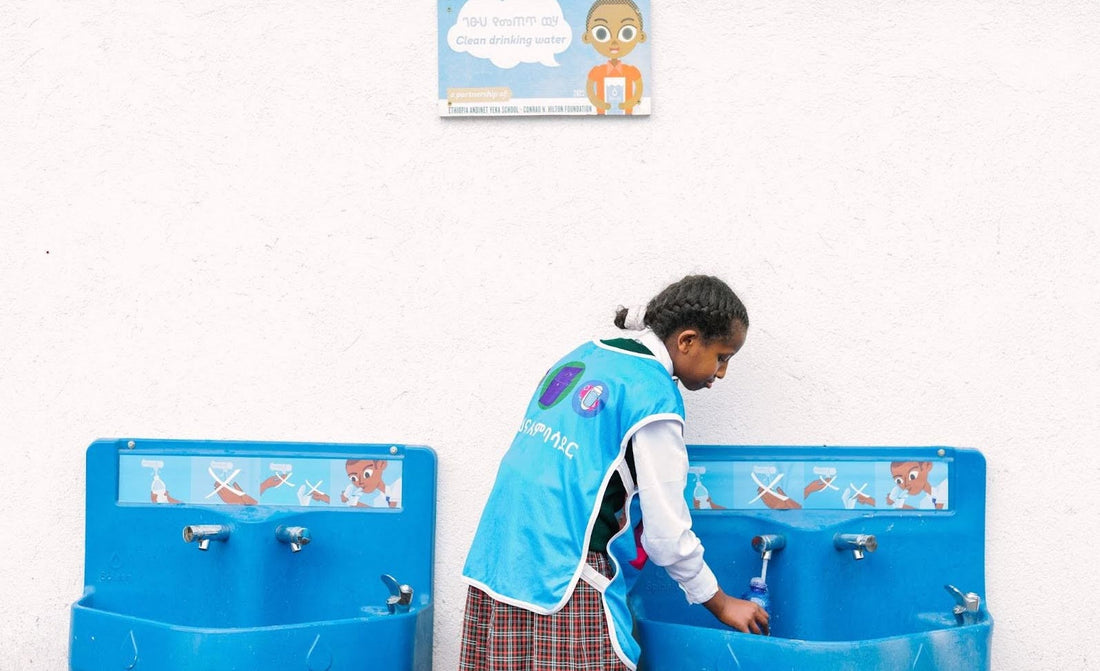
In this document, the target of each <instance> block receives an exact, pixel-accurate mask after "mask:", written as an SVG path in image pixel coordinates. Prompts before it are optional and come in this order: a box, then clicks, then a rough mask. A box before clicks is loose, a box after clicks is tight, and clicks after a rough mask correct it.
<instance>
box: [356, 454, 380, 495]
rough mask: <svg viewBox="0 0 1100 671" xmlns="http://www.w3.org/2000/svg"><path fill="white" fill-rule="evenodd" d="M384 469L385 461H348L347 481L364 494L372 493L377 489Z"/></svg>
mask: <svg viewBox="0 0 1100 671" xmlns="http://www.w3.org/2000/svg"><path fill="white" fill-rule="evenodd" d="M385 468H386V462H385V461H373V460H371V459H364V460H361V461H349V462H348V463H347V472H348V479H349V480H351V483H352V484H353V485H355V486H356V487H358V488H359V489H362V490H363V491H364V492H368V493H369V492H373V491H374V490H376V489H378V485H379V484H380V483H381V482H382V471H383V470H385Z"/></svg>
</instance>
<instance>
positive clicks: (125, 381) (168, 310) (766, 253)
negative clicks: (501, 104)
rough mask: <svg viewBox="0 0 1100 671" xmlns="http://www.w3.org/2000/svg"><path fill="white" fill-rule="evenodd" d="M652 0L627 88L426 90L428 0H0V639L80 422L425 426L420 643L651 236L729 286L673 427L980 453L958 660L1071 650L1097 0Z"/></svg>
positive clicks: (1088, 314)
mask: <svg viewBox="0 0 1100 671" xmlns="http://www.w3.org/2000/svg"><path fill="white" fill-rule="evenodd" d="M653 4H654V9H653V12H652V13H653V16H652V17H651V19H650V20H649V24H650V25H649V26H647V28H648V30H649V33H650V37H651V39H652V40H653V42H652V44H653V73H652V86H649V85H648V84H647V87H648V88H649V90H650V91H651V92H652V93H653V96H654V103H653V109H654V114H653V115H652V116H651V117H649V118H636V119H625V120H621V119H620V120H614V119H600V120H596V119H576V118H570V119H556V118H546V119H473V120H459V119H440V118H438V117H437V114H436V107H435V100H434V97H435V90H436V46H435V45H436V34H435V11H436V8H435V3H432V2H428V1H427V0H416V1H414V2H401V3H396V2H390V3H385V2H377V3H374V2H347V1H342V0H336V1H333V2H324V3H291V2H282V1H276V2H254V1H252V2H249V1H230V2H221V1H219V2H212V1H210V0H196V1H195V2H187V3H179V2H163V1H160V0H153V1H152V2H145V3H119V2H112V1H109V0H86V1H85V2H79V3H74V2H60V1H52V2H27V1H21V0H16V1H14V2H11V1H9V2H5V3H2V4H0V446H2V447H0V455H2V460H3V461H2V464H3V465H2V467H0V539H3V541H2V542H3V549H2V552H0V588H2V590H3V598H2V599H0V623H2V624H3V629H4V631H5V635H4V636H2V637H0V669H2V670H4V671H7V670H12V671H14V670H16V669H18V670H20V671H28V670H31V671H56V670H57V669H62V668H65V666H66V659H67V645H68V636H67V629H68V618H69V612H68V607H69V604H70V603H71V602H72V601H74V600H75V599H76V598H77V597H78V596H79V594H80V592H81V587H82V584H83V574H82V572H83V521H84V494H83V491H84V465H83V454H84V449H85V447H86V446H87V445H88V443H90V442H91V441H92V440H94V439H95V438H98V437H116V436H138V437H169V438H198V439H204V438H205V439H256V440H305V441H315V440H323V441H349V442H355V441H360V442H375V441H377V442H382V441H395V442H412V443H426V444H430V445H432V446H434V447H435V448H436V449H437V450H438V453H439V458H440V469H441V471H440V472H441V479H440V499H439V528H438V534H437V548H438V549H437V584H436V586H435V592H436V597H437V610H436V625H435V626H436V629H435V641H436V651H435V666H436V668H438V669H452V668H455V665H456V661H457V654H458V638H459V632H460V625H461V617H462V605H463V599H464V587H463V586H462V585H461V584H460V581H459V573H460V570H461V566H462V562H463V560H464V558H465V553H466V549H467V547H468V543H469V541H470V538H471V536H472V534H473V530H474V527H475V525H476V523H477V517H478V513H479V511H480V508H481V504H482V503H483V501H484V498H485V496H486V494H487V493H488V490H489V487H490V484H491V479H492V476H493V473H494V470H495V465H496V462H497V460H498V458H499V456H500V455H501V454H502V453H503V450H504V449H505V447H506V446H507V444H508V442H509V440H510V436H511V434H512V432H513V431H514V426H515V424H514V420H515V421H518V419H519V418H520V415H521V413H522V410H523V408H524V405H525V404H526V401H527V398H528V395H529V393H530V392H531V390H532V389H533V387H534V385H535V384H536V383H537V382H538V380H539V378H540V376H541V375H542V373H543V372H544V371H545V369H546V366H548V365H549V364H550V363H551V362H552V361H553V360H554V359H556V358H557V357H558V356H559V355H560V354H562V353H564V352H565V351H566V350H568V349H569V348H571V347H572V346H574V345H575V344H576V343H577V342H579V341H580V340H582V339H586V338H590V337H592V336H602V335H606V334H609V333H610V332H612V331H613V328H611V326H610V322H611V317H612V313H613V310H614V308H615V307H616V305H618V304H620V303H623V304H632V303H642V302H645V301H646V300H648V298H650V297H651V296H652V295H653V293H655V292H656V291H658V290H660V289H661V288H662V287H663V286H664V285H666V284H667V283H668V282H670V281H673V280H675V279H678V278H679V277H680V276H682V275H684V274H686V273H689V272H707V273H713V274H717V275H720V276H722V277H724V278H726V279H727V280H728V281H729V282H730V284H731V285H732V286H733V287H734V288H735V290H737V291H738V293H739V294H740V295H741V297H742V298H743V300H744V301H745V303H746V304H747V306H748V309H749V312H750V315H751V318H752V328H751V331H750V334H749V338H748V342H747V345H746V346H745V348H744V349H743V350H742V352H741V353H740V354H739V355H738V356H737V357H736V358H735V359H734V361H733V363H732V365H731V368H730V372H729V375H728V376H727V378H726V379H725V380H724V381H722V382H721V383H720V384H718V385H717V386H716V387H715V388H714V389H713V390H710V391H708V392H700V393H695V394H688V395H687V399H686V400H687V403H688V412H689V426H688V440H689V441H690V442H695V443H708V442H724V443H773V444H775V443H788V444H817V443H822V444H826V443H827V444H899V445H926V444H948V445H959V446H972V447H977V448H979V449H981V450H982V451H983V452H984V453H985V455H986V457H987V459H988V463H989V498H988V530H987V531H988V548H987V554H986V561H987V581H988V585H987V587H988V594H987V595H985V596H986V597H987V602H988V604H989V607H990V608H991V610H992V612H993V614H994V616H995V617H996V618H997V625H996V632H995V635H994V668H995V669H998V670H1005V671H1032V670H1034V669H1067V670H1068V669H1081V670H1083V669H1091V668H1096V667H1097V665H1100V656H1098V653H1097V652H1096V651H1097V650H1098V649H1100V633H1098V632H1100V627H1098V626H1097V625H1098V622H1097V619H1096V618H1097V616H1096V609H1095V608H1094V605H1093V603H1092V601H1091V599H1092V598H1093V597H1094V596H1095V595H1096V594H1100V577H1098V573H1097V571H1095V570H1094V568H1093V567H1094V565H1095V555H1096V553H1097V550H1098V549H1100V548H1098V543H1100V541H1098V538H1100V521H1098V520H1100V515H1097V514H1096V511H1095V509H1093V508H1091V507H1090V506H1094V505H1096V504H1095V502H1094V500H1095V497H1094V496H1092V489H1093V487H1094V486H1095V483H1096V482H1098V481H1100V458H1098V457H1097V445H1098V444H1100V413H1097V399H1098V398H1100V389H1098V380H1100V353H1098V352H1100V350H1098V348H1097V337H1096V334H1097V333H1098V332H1100V310H1098V305H1100V271H1098V270H1097V268H1098V266H1100V264H1098V260H1100V239H1098V235H1100V234H1098V229H1100V219H1098V214H1097V204H1098V196H1100V135H1098V124H1097V119H1098V118H1100V116H1098V114H1097V109H1100V75H1098V74H1097V73H1098V72H1100V7H1098V5H1097V4H1096V3H1094V2H1042V3H1037V2H1030V1H1023V0H1015V1H1011V0H1009V1H1005V2H999V3H982V2H972V1H966V0H964V1H959V2H955V1H953V2H927V3H900V2H839V3H818V2H806V1H796V2H788V3H755V2H718V1H716V0H699V1H697V2H691V3H689V2H683V1H671V2H654V3H653ZM1090 511H1091V512H1090ZM171 581H172V577H170V576H169V577H166V584H165V589H170V588H171V584H170V583H171ZM1040 589H1041V590H1042V593H1041V595H1040V594H1037V591H1038V590H1040Z"/></svg>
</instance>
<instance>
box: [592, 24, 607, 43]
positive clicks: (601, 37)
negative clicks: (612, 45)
mask: <svg viewBox="0 0 1100 671" xmlns="http://www.w3.org/2000/svg"><path fill="white" fill-rule="evenodd" d="M592 39H594V40H596V41H597V42H607V41H608V40H610V39H611V31H610V30H608V29H607V26H596V27H595V28H593V29H592Z"/></svg>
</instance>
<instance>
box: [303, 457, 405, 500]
mask: <svg viewBox="0 0 1100 671" xmlns="http://www.w3.org/2000/svg"><path fill="white" fill-rule="evenodd" d="M387 464H388V462H387V461H385V460H382V459H348V460H347V463H346V464H345V469H346V470H347V473H348V480H349V481H350V482H349V483H348V486H347V487H345V488H344V491H342V492H340V501H341V502H343V503H344V504H345V505H348V506H352V507H359V508H396V507H398V506H399V505H401V478H397V479H395V480H393V481H392V482H390V483H388V484H387V483H385V482H383V481H382V471H384V470H386V465H387ZM312 496H313V498H314V499H316V500H317V501H324V502H325V503H328V502H329V497H328V495H327V494H323V493H321V492H313V494H312Z"/></svg>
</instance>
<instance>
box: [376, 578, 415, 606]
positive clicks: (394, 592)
mask: <svg viewBox="0 0 1100 671" xmlns="http://www.w3.org/2000/svg"><path fill="white" fill-rule="evenodd" d="M382 583H383V584H385V585H386V589H388V590H389V591H390V595H389V596H388V597H387V598H386V608H387V609H389V611H390V614H391V615H392V614H394V613H407V612H409V608H410V607H411V606H412V599H413V590H412V587H409V586H408V585H405V584H398V582H397V578H394V577H393V576H392V575H389V574H388V573H387V574H383V575H382Z"/></svg>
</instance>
